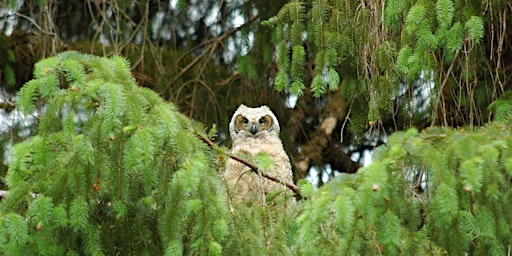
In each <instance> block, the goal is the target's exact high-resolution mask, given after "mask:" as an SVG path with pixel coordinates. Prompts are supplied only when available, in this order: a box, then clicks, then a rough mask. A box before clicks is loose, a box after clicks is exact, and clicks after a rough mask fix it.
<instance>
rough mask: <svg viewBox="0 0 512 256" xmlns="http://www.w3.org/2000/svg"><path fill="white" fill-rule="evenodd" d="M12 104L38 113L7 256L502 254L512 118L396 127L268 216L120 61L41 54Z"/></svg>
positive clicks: (6, 237)
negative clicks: (239, 195)
mask: <svg viewBox="0 0 512 256" xmlns="http://www.w3.org/2000/svg"><path fill="white" fill-rule="evenodd" d="M503 100H504V101H503V102H501V103H499V102H498V103H499V104H501V105H500V106H499V108H504V107H505V105H506V102H507V101H506V98H505V99H503ZM498 103H496V104H498ZM17 104H18V107H19V108H21V109H23V110H24V111H26V112H27V113H28V114H29V113H34V111H35V109H39V111H41V112H38V113H40V114H39V122H38V125H37V128H38V130H37V134H36V135H34V136H32V137H30V138H28V139H26V140H25V141H23V142H21V143H19V144H16V145H15V146H14V147H13V149H12V158H11V162H10V165H9V171H8V174H7V177H6V181H7V185H8V186H9V195H8V196H7V197H5V198H4V199H2V201H1V202H0V211H1V217H0V251H1V252H2V253H3V254H4V255H48V254H52V255H62V254H68V255H115V254H123V255H126V254H131V255H155V254H160V255H332V254H336V255H338V254H340V253H341V254H343V255H348V254H365V255H377V254H386V255H396V254H402V255H440V254H449V255H464V254H473V255H479V254H483V253H487V252H490V253H491V254H492V255H503V254H505V253H506V251H507V250H508V248H509V247H510V241H511V239H512V233H511V232H510V230H512V223H511V221H510V218H509V216H511V215H512V207H511V205H512V201H511V200H512V194H511V192H510V189H509V188H510V186H511V184H510V176H511V175H512V160H511V159H512V153H511V152H510V148H512V140H510V138H511V136H510V135H511V134H510V133H511V129H510V127H511V126H510V118H508V115H505V116H503V117H502V118H501V119H500V120H499V121H497V122H494V123H491V124H489V125H487V126H486V127H483V128H481V129H476V128H471V129H469V130H467V131H466V130H464V129H458V130H456V129H450V128H437V127H432V128H429V129H426V130H424V131H422V132H421V133H420V132H418V131H417V130H416V129H410V130H408V131H406V132H397V133H395V134H393V135H392V136H390V137H389V141H388V143H387V145H385V146H381V147H379V148H378V149H376V150H375V153H374V163H373V164H371V165H369V166H368V167H364V168H362V169H361V170H360V171H359V172H358V174H357V175H342V176H340V177H338V178H337V179H336V180H334V181H332V182H330V183H328V184H326V185H324V186H323V187H321V188H320V189H314V188H313V187H312V185H310V184H307V183H304V182H302V183H301V184H302V185H300V191H301V196H302V197H303V198H305V200H303V201H301V202H299V203H297V204H296V205H294V206H292V207H290V208H289V209H277V208H272V207H266V206H260V205H254V204H251V203H250V202H249V203H248V204H247V205H246V204H239V205H230V203H229V202H227V196H226V193H225V190H224V186H223V182H222V180H221V178H220V175H219V174H218V171H219V170H222V169H223V164H222V162H223V161H222V160H221V159H222V158H223V157H225V156H224V155H223V153H222V152H223V151H222V150H213V151H212V150H210V149H209V148H208V146H207V145H206V144H204V143H203V142H202V141H201V140H200V139H199V138H198V137H197V134H196V133H198V132H199V133H201V134H204V133H205V131H204V128H203V127H202V126H201V125H200V124H198V123H196V122H194V121H192V120H190V119H188V118H186V117H184V116H183V115H182V114H180V113H179V112H178V111H177V110H176V108H175V107H173V105H170V104H168V103H165V102H164V101H163V100H162V99H161V98H160V97H159V96H158V95H156V94H155V93H154V92H152V91H150V90H148V89H144V88H142V87H138V86H137V85H136V83H135V81H134V79H133V78H132V77H131V75H130V65H129V63H128V62H127V61H126V60H125V59H123V58H120V57H117V56H112V57H110V58H100V57H96V56H91V55H84V54H81V53H78V52H64V53H62V54H59V55H57V56H55V57H51V58H48V59H45V60H43V61H41V62H39V63H38V64H37V65H36V69H35V78H34V79H33V80H31V81H30V82H28V83H27V84H26V85H25V86H24V87H23V89H22V90H21V92H20V96H19V101H18V103H17ZM210 135H211V134H210ZM258 159H259V161H257V162H261V164H262V165H265V164H268V163H266V161H265V158H264V157H263V156H262V157H259V158H258ZM258 159H256V160H258ZM257 162H256V163H257Z"/></svg>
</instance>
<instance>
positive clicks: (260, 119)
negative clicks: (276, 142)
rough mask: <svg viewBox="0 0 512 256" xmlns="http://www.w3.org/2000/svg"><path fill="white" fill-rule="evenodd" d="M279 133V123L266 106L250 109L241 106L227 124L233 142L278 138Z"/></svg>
mask: <svg viewBox="0 0 512 256" xmlns="http://www.w3.org/2000/svg"><path fill="white" fill-rule="evenodd" d="M279 131H280V127H279V122H278V121H277V118H276V116H275V115H274V113H272V111H271V110H270V108H268V107H267V106H261V107H257V108H250V107H247V106H245V105H243V104H242V105H240V107H238V109H237V110H236V111H235V113H234V114H233V117H232V118H231V122H230V123H229V132H230V134H231V139H232V140H233V141H235V140H237V139H240V138H242V137H254V138H257V137H261V136H266V135H273V136H279Z"/></svg>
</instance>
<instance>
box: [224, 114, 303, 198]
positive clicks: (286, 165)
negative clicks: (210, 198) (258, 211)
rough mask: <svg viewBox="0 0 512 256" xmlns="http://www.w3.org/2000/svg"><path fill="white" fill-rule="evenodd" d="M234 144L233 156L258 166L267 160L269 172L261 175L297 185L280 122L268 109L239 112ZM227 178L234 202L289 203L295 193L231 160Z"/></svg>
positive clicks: (232, 124)
mask: <svg viewBox="0 0 512 256" xmlns="http://www.w3.org/2000/svg"><path fill="white" fill-rule="evenodd" d="M229 132H230V135H231V139H232V142H233V146H232V149H231V153H232V154H234V155H236V156H239V157H241V158H244V159H247V160H249V161H251V162H255V161H256V160H257V159H262V158H261V156H262V155H263V159H267V160H269V161H267V162H268V163H267V164H266V165H263V164H262V165H260V166H268V168H264V169H263V168H260V169H261V170H260V169H258V170H260V171H261V172H265V173H267V174H269V175H272V176H274V177H277V178H279V179H280V180H282V181H285V182H289V183H293V179H292V177H293V175H292V169H291V165H290V159H289V157H288V155H287V154H286V152H285V150H284V148H283V143H282V142H281V140H280V139H279V132H280V127H279V122H278V121H277V118H276V116H275V115H274V113H272V111H271V110H270V109H269V108H268V107H267V106H261V107H257V108H250V107H247V106H245V105H240V107H239V108H238V109H237V110H236V111H235V113H234V114H233V117H232V118H231V122H230V123H229ZM224 177H225V179H226V180H227V183H228V193H229V196H230V198H231V200H232V201H235V202H249V203H251V204H253V203H262V204H264V205H266V204H271V203H272V204H275V203H282V202H285V203H289V202H291V200H290V198H292V193H291V191H290V190H289V189H288V188H287V187H286V186H285V185H283V184H279V183H277V182H274V181H271V180H268V179H266V178H264V177H262V176H259V175H258V174H256V173H254V172H252V171H251V170H250V168H249V167H247V166H246V165H244V164H243V163H240V162H239V161H236V160H234V159H231V158H229V159H228V160H227V162H226V171H225V173H224Z"/></svg>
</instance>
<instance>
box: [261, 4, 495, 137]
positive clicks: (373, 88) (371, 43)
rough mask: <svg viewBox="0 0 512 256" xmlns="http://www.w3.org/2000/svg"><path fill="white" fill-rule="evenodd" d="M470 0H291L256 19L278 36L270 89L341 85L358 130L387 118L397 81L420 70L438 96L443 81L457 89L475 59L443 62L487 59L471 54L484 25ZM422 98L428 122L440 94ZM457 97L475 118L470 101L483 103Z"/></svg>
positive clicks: (320, 91)
mask: <svg viewBox="0 0 512 256" xmlns="http://www.w3.org/2000/svg"><path fill="white" fill-rule="evenodd" d="M471 2H472V8H466V7H463V6H461V5H464V3H463V1H462V2H461V1H456V2H455V1H452V0H439V1H397V0H388V1H381V2H374V1H345V0H330V1H327V0H318V1H311V2H301V1H292V2H290V3H289V4H287V5H285V6H283V7H282V8H281V11H280V12H279V13H278V14H277V15H276V16H274V17H271V18H269V19H268V20H266V21H264V22H262V24H263V25H266V26H269V27H271V28H273V29H274V31H275V33H276V34H278V35H279V36H277V37H275V38H274V42H275V45H276V62H277V63H276V64H277V68H278V74H277V76H276V79H275V82H274V84H275V88H276V89H277V90H278V91H286V92H288V93H290V94H295V95H302V94H303V93H304V92H303V91H304V90H310V91H311V93H312V95H313V96H314V97H317V98H318V97H323V96H327V97H329V96H330V94H329V92H330V91H337V90H338V88H340V87H341V94H342V97H343V99H344V100H345V101H347V102H350V105H351V106H352V107H353V108H352V109H351V110H352V111H354V112H352V113H354V115H356V116H359V115H365V116H366V118H355V119H353V120H352V122H351V126H350V128H351V129H352V130H353V131H354V132H355V133H356V134H359V135H361V133H364V132H366V131H367V129H368V124H369V123H371V124H375V123H379V121H384V120H387V119H389V118H390V117H391V116H392V117H393V118H394V115H396V114H393V113H394V112H395V110H394V109H393V108H394V105H393V103H392V101H394V100H396V99H397V97H399V88H400V87H404V88H408V87H409V86H411V84H414V81H416V80H417V79H418V78H420V77H422V76H427V78H426V79H427V80H430V81H433V82H435V84H436V88H435V91H437V92H439V91H441V92H439V93H440V94H439V95H443V94H444V92H445V91H443V88H441V87H445V84H449V86H448V87H450V88H456V85H457V81H456V79H460V80H466V82H467V83H470V82H469V80H471V79H473V78H471V79H469V80H468V77H473V76H475V78H474V79H475V81H476V73H477V72H479V70H478V65H466V66H464V69H463V70H462V71H460V70H457V71H453V67H452V69H450V66H453V65H454V64H455V63H459V62H460V63H466V62H469V63H476V62H483V60H481V59H485V58H486V57H485V56H482V55H478V56H480V58H481V59H476V58H475V57H476V56H477V54H481V52H479V50H478V49H479V48H478V45H479V44H480V42H481V40H482V38H483V37H484V28H485V24H484V19H483V18H482V16H480V15H481V13H483V12H484V11H483V9H482V8H483V4H479V3H476V2H475V1H471ZM491 5H492V4H491ZM461 9H463V10H465V12H462V13H461V12H460V10H461ZM299 28H301V29H299ZM304 48H306V49H308V50H307V52H306V53H305V56H303V53H302V51H301V49H304ZM464 49H465V52H464V53H461V51H463V50H464ZM461 55H463V56H461ZM482 65H484V64H482ZM305 66H310V67H311V68H310V71H311V73H309V74H304V73H303V72H300V71H302V70H303V69H304V67H305ZM431 72H432V73H431ZM452 72H453V74H452ZM458 72H460V73H458ZM310 74H311V75H310ZM431 74H432V75H431ZM458 74H460V78H455V80H446V81H445V79H444V78H445V76H449V75H454V76H457V75H458ZM354 80H356V81H354ZM304 81H305V82H304ZM459 83H460V82H459ZM340 85H341V86H340ZM458 86H459V87H460V86H461V85H460V84H458ZM467 86H469V88H470V89H469V92H468V94H469V95H471V94H473V93H476V92H475V91H476V90H477V89H475V90H474V89H473V87H472V86H474V85H467ZM475 87H476V86H475ZM495 89H497V88H495ZM406 90H407V89H406ZM444 90H446V89H444ZM454 94H457V92H452V95H454ZM436 96H437V97H436ZM443 96H444V95H443ZM428 97H430V98H431V99H429V100H430V102H431V103H432V105H431V106H429V107H430V109H431V110H430V111H431V116H432V118H431V119H432V121H433V122H434V123H435V122H438V121H439V119H442V118H445V117H444V115H443V116H439V115H438V113H437V112H438V111H439V112H443V113H446V112H445V111H446V110H445V109H439V106H438V105H436V104H440V103H439V101H442V100H444V98H439V96H438V95H437V94H435V93H433V94H432V95H431V96H428ZM464 97H466V95H464V96H459V97H458V98H457V99H454V101H456V102H457V104H458V105H463V106H464V107H466V108H469V109H470V113H471V114H472V115H476V118H474V117H471V118H474V119H479V120H480V118H481V117H480V116H479V115H480V112H477V110H474V108H475V106H478V107H477V108H480V107H482V108H485V107H486V106H480V105H477V104H475V103H472V102H471V100H464ZM468 97H469V98H471V96H468ZM446 98H447V99H448V98H450V97H449V96H446ZM466 99H467V98H466ZM488 103H489V101H488V102H487V103H485V104H488ZM485 104H484V105H485ZM358 105H364V106H365V107H361V106H358ZM440 105H442V104H440ZM442 106H443V105H442ZM403 114H406V111H404V112H403ZM439 122H441V121H439ZM443 122H445V123H447V121H446V120H444V121H443ZM370 126H371V125H370Z"/></svg>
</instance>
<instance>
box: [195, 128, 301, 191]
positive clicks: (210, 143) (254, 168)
mask: <svg viewBox="0 0 512 256" xmlns="http://www.w3.org/2000/svg"><path fill="white" fill-rule="evenodd" d="M194 132H195V133H196V135H197V136H198V137H199V138H200V139H201V140H202V141H203V142H204V143H206V144H207V145H208V146H209V147H210V148H211V149H214V150H219V149H218V146H217V145H216V144H215V143H213V141H211V140H210V139H208V138H207V137H206V136H204V135H203V134H201V133H199V132H197V131H194ZM222 153H223V154H225V155H227V156H228V157H229V158H231V159H233V160H235V161H238V162H240V163H242V164H244V165H246V166H247V167H249V168H250V169H251V171H252V172H254V173H256V174H258V175H261V176H263V177H264V178H266V179H268V180H271V181H273V182H276V183H279V184H283V185H285V186H286V187H287V188H289V189H290V190H292V191H293V192H294V193H295V195H296V196H299V197H300V190H299V187H297V186H296V185H295V184H292V183H290V182H286V181H283V180H281V179H279V178H277V177H275V176H272V175H269V174H267V173H264V172H261V171H260V170H259V169H258V166H256V165H255V164H253V163H251V162H249V161H247V160H245V159H242V158H240V157H238V156H236V155H234V154H231V153H228V152H225V151H222Z"/></svg>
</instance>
